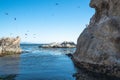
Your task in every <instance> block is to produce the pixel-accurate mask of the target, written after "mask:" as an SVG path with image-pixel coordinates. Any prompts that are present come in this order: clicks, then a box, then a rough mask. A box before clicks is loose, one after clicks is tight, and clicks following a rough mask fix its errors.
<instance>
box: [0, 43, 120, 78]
mask: <svg viewBox="0 0 120 80" xmlns="http://www.w3.org/2000/svg"><path fill="white" fill-rule="evenodd" d="M40 45H42V44H21V48H22V50H23V51H24V52H23V53H22V54H20V55H19V54H17V55H7V56H4V57H0V80H120V79H119V78H114V77H110V76H106V75H103V74H102V75H101V74H97V73H92V72H88V71H86V70H84V69H78V68H77V67H75V66H74V64H73V62H72V60H71V59H70V58H69V57H68V56H66V54H68V53H74V51H75V48H39V46H40ZM78 72H79V74H77V75H76V76H75V73H78Z"/></svg>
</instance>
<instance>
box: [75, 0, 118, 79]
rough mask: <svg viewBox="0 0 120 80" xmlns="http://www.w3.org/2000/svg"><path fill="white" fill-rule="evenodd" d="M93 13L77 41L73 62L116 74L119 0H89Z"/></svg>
mask: <svg viewBox="0 0 120 80" xmlns="http://www.w3.org/2000/svg"><path fill="white" fill-rule="evenodd" d="M90 6H91V7H92V8H95V11H96V12H95V15H94V16H93V17H92V18H91V20H90V24H89V25H88V27H87V28H86V29H85V30H84V31H83V32H82V34H81V35H80V36H79V38H78V41H77V49H76V52H75V53H74V55H73V61H74V63H75V64H76V65H77V66H79V67H83V68H86V69H87V70H89V71H93V72H98V73H103V74H107V75H112V76H117V77H120V0H91V3H90Z"/></svg>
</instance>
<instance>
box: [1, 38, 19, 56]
mask: <svg viewBox="0 0 120 80" xmlns="http://www.w3.org/2000/svg"><path fill="white" fill-rule="evenodd" d="M17 53H21V48H20V38H19V37H16V38H9V37H8V38H1V39H0V56H3V55H9V54H17Z"/></svg>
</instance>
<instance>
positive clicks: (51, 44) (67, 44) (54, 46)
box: [39, 41, 76, 48]
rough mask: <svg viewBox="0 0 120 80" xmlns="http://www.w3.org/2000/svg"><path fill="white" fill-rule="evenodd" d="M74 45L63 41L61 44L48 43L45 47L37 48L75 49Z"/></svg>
mask: <svg viewBox="0 0 120 80" xmlns="http://www.w3.org/2000/svg"><path fill="white" fill-rule="evenodd" d="M75 47H76V44H75V43H74V42H67V41H64V42H62V43H55V42H54V43H50V44H45V45H40V46H39V48H75Z"/></svg>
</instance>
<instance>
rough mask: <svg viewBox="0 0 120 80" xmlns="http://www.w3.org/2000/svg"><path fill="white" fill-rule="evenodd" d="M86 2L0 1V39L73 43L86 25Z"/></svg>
mask: <svg viewBox="0 0 120 80" xmlns="http://www.w3.org/2000/svg"><path fill="white" fill-rule="evenodd" d="M89 3H90V0H0V38H2V37H16V36H20V38H21V42H30V43H50V42H62V41H74V42H75V43H76V42H77V39H78V37H79V35H80V34H81V32H82V31H83V30H84V29H85V27H86V24H89V21H90V18H91V17H92V15H93V14H94V9H92V8H90V7H89Z"/></svg>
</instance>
